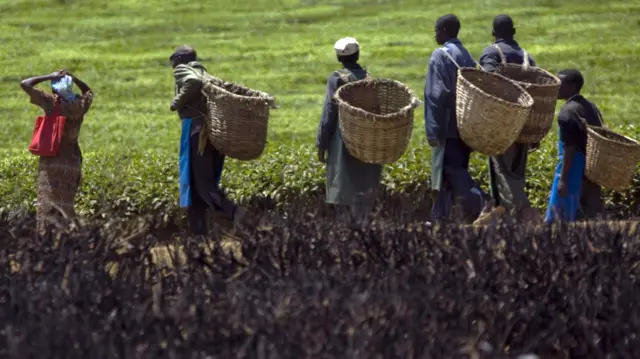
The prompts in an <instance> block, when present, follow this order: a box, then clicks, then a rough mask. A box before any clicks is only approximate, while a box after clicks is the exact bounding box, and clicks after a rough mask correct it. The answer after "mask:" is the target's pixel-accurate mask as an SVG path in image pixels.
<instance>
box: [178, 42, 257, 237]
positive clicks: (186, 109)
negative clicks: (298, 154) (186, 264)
mask: <svg viewBox="0 0 640 359" xmlns="http://www.w3.org/2000/svg"><path fill="white" fill-rule="evenodd" d="M169 59H170V61H171V64H172V66H173V75H174V78H175V97H174V98H173V100H172V101H171V106H170V110H171V111H177V112H178V115H179V116H180V119H181V120H182V136H181V140H180V206H181V207H183V208H184V207H186V208H187V211H188V217H189V227H190V229H191V231H192V232H193V233H194V234H197V235H205V234H207V219H206V213H207V209H208V208H213V209H215V210H217V211H219V212H222V213H223V214H224V215H225V216H226V217H228V218H229V219H232V220H233V221H234V224H235V225H241V224H243V222H242V221H243V219H244V213H245V211H244V209H243V208H242V207H240V206H237V205H236V204H234V203H233V202H231V201H230V200H229V199H227V198H226V196H225V193H224V192H223V191H222V190H221V189H220V188H219V186H218V184H219V182H220V177H221V175H222V169H223V165H224V158H225V156H224V154H223V153H221V152H219V151H218V150H217V149H216V148H214V147H213V146H212V145H211V143H210V142H209V140H208V138H207V136H206V133H205V131H204V130H203V128H204V126H205V118H206V114H207V99H206V97H205V96H204V95H203V94H202V92H201V90H202V85H203V82H204V81H207V80H208V79H211V78H212V77H211V76H210V75H209V74H208V73H207V70H206V68H205V67H204V66H202V64H200V63H199V62H198V61H197V53H196V50H195V49H193V48H192V47H190V46H187V45H182V46H180V47H178V48H177V49H176V51H175V52H174V53H173V54H172V55H171V56H170V57H169Z"/></svg>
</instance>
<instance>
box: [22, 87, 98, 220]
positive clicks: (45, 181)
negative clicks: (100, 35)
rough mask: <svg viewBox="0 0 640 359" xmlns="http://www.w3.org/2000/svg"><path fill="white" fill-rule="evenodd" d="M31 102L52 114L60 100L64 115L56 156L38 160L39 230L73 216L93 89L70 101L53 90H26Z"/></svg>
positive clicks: (37, 210)
mask: <svg viewBox="0 0 640 359" xmlns="http://www.w3.org/2000/svg"><path fill="white" fill-rule="evenodd" d="M29 95H30V97H31V103H32V104H34V105H36V106H39V107H41V108H42V109H43V110H44V111H45V112H46V113H51V111H52V110H53V107H54V105H55V103H56V101H60V102H59V104H60V108H61V114H62V116H65V117H66V118H67V120H66V123H65V126H64V133H63V137H62V140H61V143H60V153H59V154H58V155H57V156H55V157H40V159H39V163H38V196H37V204H36V215H37V224H38V231H43V230H44V229H46V227H48V226H49V225H63V226H64V225H65V224H66V223H67V222H68V221H67V220H66V219H72V218H74V217H75V215H76V213H75V209H74V200H75V196H76V193H77V192H78V188H79V186H80V179H81V167H82V153H81V151H80V146H79V144H78V136H79V134H80V127H81V126H82V121H83V120H84V115H85V114H86V113H87V111H88V110H89V108H90V107H91V103H92V101H93V92H91V91H87V92H86V93H84V94H82V95H78V96H76V99H75V101H74V102H73V103H67V102H64V101H61V100H60V98H59V97H58V96H57V95H55V94H52V93H48V92H45V91H43V90H40V89H36V88H34V89H31V90H30V91H29Z"/></svg>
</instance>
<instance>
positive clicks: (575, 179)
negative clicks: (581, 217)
mask: <svg viewBox="0 0 640 359" xmlns="http://www.w3.org/2000/svg"><path fill="white" fill-rule="evenodd" d="M559 159H560V161H559V163H558V166H557V167H556V172H555V175H554V177H553V185H552V186H551V196H550V197H549V206H548V207H547V215H546V218H545V221H546V222H547V223H553V222H557V221H565V222H573V221H575V220H576V216H577V214H578V209H579V207H580V192H581V190H582V178H583V177H584V169H585V164H586V158H585V155H584V153H580V152H575V153H574V155H573V163H572V164H571V168H569V178H568V179H567V183H566V186H567V195H566V196H565V197H560V194H559V193H558V183H559V182H560V175H561V173H562V164H563V163H564V161H563V155H562V152H560V156H559Z"/></svg>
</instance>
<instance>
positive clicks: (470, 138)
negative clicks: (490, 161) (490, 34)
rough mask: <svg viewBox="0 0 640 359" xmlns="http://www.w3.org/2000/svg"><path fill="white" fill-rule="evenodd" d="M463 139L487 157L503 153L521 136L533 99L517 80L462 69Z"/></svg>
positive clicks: (460, 115) (459, 102) (459, 109)
mask: <svg viewBox="0 0 640 359" xmlns="http://www.w3.org/2000/svg"><path fill="white" fill-rule="evenodd" d="M456 91H457V94H456V117H457V124H458V131H459V132H460V138H461V139H462V141H464V142H465V143H466V144H467V145H468V146H469V147H471V148H472V149H473V150H474V151H477V152H480V153H482V154H484V155H487V156H495V155H500V154H503V153H504V152H505V151H506V150H507V149H508V148H509V147H510V146H511V145H512V144H513V143H515V141H516V139H517V138H518V136H519V135H520V131H521V130H522V127H523V126H524V124H525V122H526V121H527V119H528V118H529V114H530V112H531V106H532V105H533V98H532V97H531V95H529V93H527V91H526V90H525V89H523V88H522V87H521V86H520V85H518V84H517V83H516V82H515V81H513V80H510V79H508V78H506V77H504V76H502V75H498V74H495V73H490V72H485V71H482V70H478V69H474V68H460V69H459V70H458V80H457V84H456Z"/></svg>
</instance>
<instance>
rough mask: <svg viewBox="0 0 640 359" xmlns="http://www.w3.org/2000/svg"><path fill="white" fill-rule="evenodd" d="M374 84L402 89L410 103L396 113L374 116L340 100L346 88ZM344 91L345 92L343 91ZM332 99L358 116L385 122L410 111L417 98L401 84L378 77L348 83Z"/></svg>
mask: <svg viewBox="0 0 640 359" xmlns="http://www.w3.org/2000/svg"><path fill="white" fill-rule="evenodd" d="M376 82H388V83H393V84H394V85H396V86H398V87H400V88H401V89H403V90H404V91H406V92H407V93H408V94H409V96H411V98H412V101H411V102H409V104H408V105H406V106H404V107H402V108H401V109H399V110H398V111H395V112H392V113H387V114H384V115H380V114H375V113H373V112H369V111H366V110H363V109H361V108H359V107H356V106H353V105H351V104H350V103H348V102H347V101H345V100H344V99H342V97H341V96H340V95H341V94H342V91H343V90H344V89H345V88H346V89H348V88H351V87H357V86H362V85H364V84H368V83H376ZM344 91H346V90H344ZM333 98H334V99H335V100H336V101H337V103H338V107H341V106H342V107H345V108H347V109H348V110H350V111H354V112H357V113H358V114H359V115H364V116H365V117H368V118H373V119H375V120H381V121H386V120H390V119H391V118H394V117H397V116H398V115H399V114H405V113H406V112H408V111H410V110H412V109H413V108H414V106H413V105H412V103H413V101H415V100H417V97H416V96H415V95H414V94H413V91H411V89H410V88H409V87H408V86H407V85H405V84H403V83H402V82H400V81H396V80H393V79H389V78H383V77H378V78H373V77H372V78H365V79H362V80H357V81H352V82H349V83H348V84H345V85H343V86H341V87H340V88H339V89H338V91H336V93H335V95H333ZM411 121H413V118H411Z"/></svg>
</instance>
